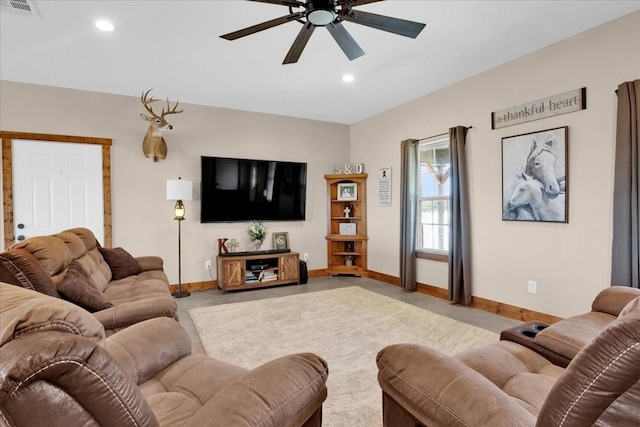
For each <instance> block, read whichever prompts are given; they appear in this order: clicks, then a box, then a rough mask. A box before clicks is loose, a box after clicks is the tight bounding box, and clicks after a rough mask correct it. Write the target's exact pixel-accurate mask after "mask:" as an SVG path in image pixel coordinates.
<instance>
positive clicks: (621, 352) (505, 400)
mask: <svg viewBox="0 0 640 427" xmlns="http://www.w3.org/2000/svg"><path fill="white" fill-rule="evenodd" d="M377 363H378V369H379V371H378V382H379V383H380V386H381V388H382V392H383V418H384V425H385V426H387V427H390V426H399V427H400V426H401V427H409V426H410V427H415V426H430V427H431V426H466V427H469V426H483V427H484V426H492V427H502V426H504V427H518V426H541V427H548V426H565V427H584V426H590V425H599V426H616V427H623V426H629V427H631V426H638V425H640V410H639V408H640V310H638V308H637V306H636V308H635V309H633V308H630V312H629V313H628V314H626V313H622V316H621V317H620V318H617V319H616V320H614V321H613V322H611V323H610V324H609V325H608V326H607V327H606V328H605V329H604V330H603V331H602V332H600V334H599V335H598V336H597V337H596V338H595V339H594V340H593V341H592V342H591V343H589V344H587V345H586V346H585V347H584V348H583V349H582V350H581V351H579V352H578V354H577V355H576V356H575V358H574V359H573V360H572V362H571V363H570V364H569V366H568V367H567V368H566V369H564V368H561V367H559V366H557V365H554V364H552V363H551V362H550V361H549V360H547V359H545V358H544V357H542V356H541V355H539V354H538V353H536V352H534V351H532V350H530V349H528V348H526V347H524V346H522V345H520V344H517V343H514V342H511V341H498V342H496V343H492V344H490V345H486V346H480V347H476V348H472V349H469V350H467V351H465V352H462V353H460V354H457V355H455V356H453V357H449V356H446V355H444V354H442V353H439V352H437V351H434V350H431V349H429V348H426V347H422V346H418V345H412V344H397V345H392V346H389V347H386V348H384V349H383V350H381V351H380V352H379V354H378V357H377Z"/></svg>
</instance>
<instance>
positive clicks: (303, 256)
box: [302, 252, 309, 262]
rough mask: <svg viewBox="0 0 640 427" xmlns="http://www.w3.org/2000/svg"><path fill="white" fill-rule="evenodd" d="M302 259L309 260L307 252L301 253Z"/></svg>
mask: <svg viewBox="0 0 640 427" xmlns="http://www.w3.org/2000/svg"><path fill="white" fill-rule="evenodd" d="M302 260H303V261H304V262H309V254H308V253H307V252H305V253H303V254H302Z"/></svg>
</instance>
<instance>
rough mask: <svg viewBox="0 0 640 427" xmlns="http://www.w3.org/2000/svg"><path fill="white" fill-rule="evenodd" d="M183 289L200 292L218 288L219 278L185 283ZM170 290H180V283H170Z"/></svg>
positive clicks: (172, 291)
mask: <svg viewBox="0 0 640 427" xmlns="http://www.w3.org/2000/svg"><path fill="white" fill-rule="evenodd" d="M181 287H182V290H183V291H187V292H200V291H206V290H209V289H218V281H217V280H207V281H204V282H191V283H183V284H182V286H181ZM169 291H170V292H171V293H172V294H174V293H176V292H178V285H169Z"/></svg>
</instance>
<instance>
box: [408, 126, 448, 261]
mask: <svg viewBox="0 0 640 427" xmlns="http://www.w3.org/2000/svg"><path fill="white" fill-rule="evenodd" d="M418 159H419V168H418V177H417V179H418V219H417V221H418V224H417V227H416V228H417V232H418V236H417V240H416V249H417V250H419V251H426V252H434V253H439V254H447V253H448V252H449V212H450V206H449V196H450V194H451V182H450V179H449V175H450V173H451V161H450V155H449V136H448V135H447V136H444V137H442V136H441V137H437V138H430V139H428V140H426V141H424V142H422V143H421V144H420V146H419V148H418Z"/></svg>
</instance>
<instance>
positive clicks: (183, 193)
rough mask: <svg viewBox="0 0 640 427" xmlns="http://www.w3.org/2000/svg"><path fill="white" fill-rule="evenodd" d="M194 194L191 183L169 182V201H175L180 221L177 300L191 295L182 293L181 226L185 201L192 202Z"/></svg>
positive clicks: (177, 218)
mask: <svg viewBox="0 0 640 427" xmlns="http://www.w3.org/2000/svg"><path fill="white" fill-rule="evenodd" d="M192 194H193V183H192V182H191V181H187V180H182V178H178V179H168V180H167V200H175V201H176V206H175V207H174V209H173V210H174V214H175V218H173V219H175V220H176V221H178V292H176V293H174V294H173V296H174V297H176V298H184V297H188V296H189V295H191V294H190V293H189V292H186V291H185V292H182V250H181V246H182V235H181V230H180V224H181V223H182V221H184V214H185V208H184V204H183V203H182V202H183V201H185V200H186V201H189V200H191V197H192Z"/></svg>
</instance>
